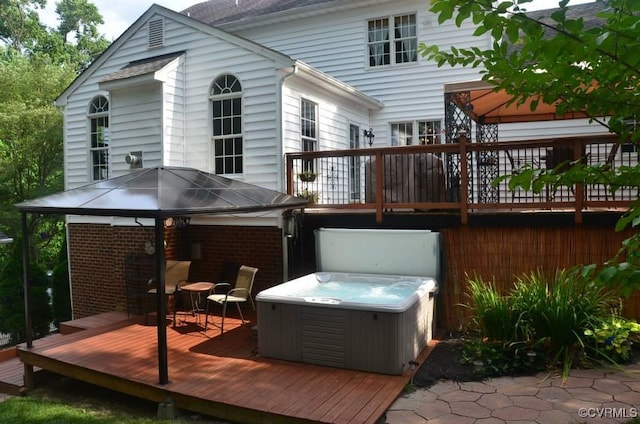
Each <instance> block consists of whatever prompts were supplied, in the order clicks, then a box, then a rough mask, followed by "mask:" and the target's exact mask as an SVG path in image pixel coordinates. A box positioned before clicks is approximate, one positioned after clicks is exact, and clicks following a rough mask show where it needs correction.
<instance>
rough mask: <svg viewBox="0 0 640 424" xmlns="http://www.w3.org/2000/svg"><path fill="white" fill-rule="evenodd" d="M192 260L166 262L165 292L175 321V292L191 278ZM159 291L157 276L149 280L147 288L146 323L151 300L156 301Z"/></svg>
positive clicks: (168, 308)
mask: <svg viewBox="0 0 640 424" xmlns="http://www.w3.org/2000/svg"><path fill="white" fill-rule="evenodd" d="M190 266H191V261H172V260H169V261H167V262H166V264H165V270H164V292H165V294H166V296H167V306H168V307H167V310H168V311H169V310H173V318H174V322H175V312H176V308H175V306H176V302H175V297H176V296H175V294H176V291H177V290H178V288H179V287H180V285H184V284H186V283H187V281H188V280H189V267H190ZM157 293H158V286H157V283H156V280H155V278H152V279H150V280H149V283H148V290H147V302H145V304H146V306H145V317H144V322H145V324H147V323H148V317H149V310H150V309H151V305H150V304H149V302H154V301H155V298H156V295H157Z"/></svg>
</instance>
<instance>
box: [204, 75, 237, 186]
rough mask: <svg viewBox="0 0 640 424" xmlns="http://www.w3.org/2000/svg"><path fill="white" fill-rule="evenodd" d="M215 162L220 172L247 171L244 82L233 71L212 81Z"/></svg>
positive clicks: (213, 160)
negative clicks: (245, 166)
mask: <svg viewBox="0 0 640 424" xmlns="http://www.w3.org/2000/svg"><path fill="white" fill-rule="evenodd" d="M209 98H210V99H211V112H212V116H211V117H212V137H211V143H212V149H211V151H212V162H213V166H214V172H215V173H216V174H241V173H242V172H243V145H242V86H241V84H240V81H238V79H237V78H236V77H234V76H233V75H229V74H225V75H221V76H219V77H218V78H216V79H215V81H213V84H212V85H211V92H210V97H209Z"/></svg>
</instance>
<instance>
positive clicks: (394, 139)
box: [391, 120, 442, 146]
mask: <svg viewBox="0 0 640 424" xmlns="http://www.w3.org/2000/svg"><path fill="white" fill-rule="evenodd" d="M441 138H442V131H441V123H440V121H426V120H425V121H409V122H395V123H392V124H391V145H392V146H411V145H414V144H438V143H440V142H441Z"/></svg>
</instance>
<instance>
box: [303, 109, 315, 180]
mask: <svg viewBox="0 0 640 424" xmlns="http://www.w3.org/2000/svg"><path fill="white" fill-rule="evenodd" d="M300 140H301V142H302V151H303V152H314V151H316V150H318V105H317V104H315V103H313V102H312V101H309V100H307V99H302V101H301V103H300ZM302 170H303V171H311V172H315V167H314V163H313V161H311V160H305V161H303V162H302Z"/></svg>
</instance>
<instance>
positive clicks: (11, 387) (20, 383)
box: [0, 311, 130, 396]
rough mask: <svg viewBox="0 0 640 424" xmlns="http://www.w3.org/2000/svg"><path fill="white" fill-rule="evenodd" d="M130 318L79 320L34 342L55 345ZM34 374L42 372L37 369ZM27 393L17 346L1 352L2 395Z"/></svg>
mask: <svg viewBox="0 0 640 424" xmlns="http://www.w3.org/2000/svg"><path fill="white" fill-rule="evenodd" d="M129 319H130V318H129V317H128V316H127V313H126V312H118V311H113V312H106V313H103V314H98V315H94V316H90V317H86V318H80V319H77V320H71V321H65V322H63V323H60V333H54V334H50V335H48V336H46V337H43V338H41V339H38V340H34V342H33V344H34V346H38V345H40V344H43V343H47V344H48V343H55V341H56V340H58V339H59V338H60V337H65V335H69V334H73V333H77V332H79V331H83V330H89V329H92V328H99V327H103V326H105V325H112V324H113V323H114V322H120V321H122V322H126V321H128V320H129ZM33 371H34V372H38V371H41V369H40V368H38V367H35V368H34V370H33ZM25 392H26V388H25V384H24V364H23V363H22V361H20V359H19V358H18V354H17V349H16V346H12V347H9V348H6V349H3V350H0V393H5V394H8V395H13V396H19V395H23V394H24V393H25Z"/></svg>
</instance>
